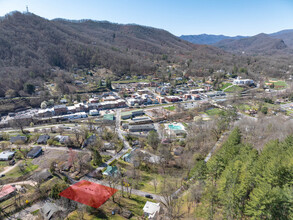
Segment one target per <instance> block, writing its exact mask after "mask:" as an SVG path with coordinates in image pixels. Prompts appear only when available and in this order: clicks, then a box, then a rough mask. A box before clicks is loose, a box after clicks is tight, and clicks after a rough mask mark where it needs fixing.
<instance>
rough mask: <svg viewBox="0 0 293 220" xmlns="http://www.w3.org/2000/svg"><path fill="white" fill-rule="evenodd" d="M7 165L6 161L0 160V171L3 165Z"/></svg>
mask: <svg viewBox="0 0 293 220" xmlns="http://www.w3.org/2000/svg"><path fill="white" fill-rule="evenodd" d="M7 166H9V164H8V162H7V161H0V172H2V171H3V170H4V167H7Z"/></svg>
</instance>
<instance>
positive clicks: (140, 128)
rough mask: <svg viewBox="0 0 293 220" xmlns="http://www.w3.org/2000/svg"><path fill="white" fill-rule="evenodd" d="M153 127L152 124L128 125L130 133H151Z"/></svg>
mask: <svg viewBox="0 0 293 220" xmlns="http://www.w3.org/2000/svg"><path fill="white" fill-rule="evenodd" d="M153 130H155V127H154V125H153V124H143V125H129V131H130V132H144V131H153Z"/></svg>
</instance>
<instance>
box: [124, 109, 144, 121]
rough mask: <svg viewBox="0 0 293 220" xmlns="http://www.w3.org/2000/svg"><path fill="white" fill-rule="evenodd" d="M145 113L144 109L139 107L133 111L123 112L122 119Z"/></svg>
mask: <svg viewBox="0 0 293 220" xmlns="http://www.w3.org/2000/svg"><path fill="white" fill-rule="evenodd" d="M140 115H144V111H143V110H142V109H137V110H133V111H127V112H121V119H122V120H125V119H130V118H134V117H136V116H140Z"/></svg>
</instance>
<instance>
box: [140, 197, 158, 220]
mask: <svg viewBox="0 0 293 220" xmlns="http://www.w3.org/2000/svg"><path fill="white" fill-rule="evenodd" d="M160 208H161V207H160V203H154V202H150V201H147V202H146V203H145V205H144V207H143V214H144V216H145V217H147V218H148V219H149V220H156V219H157V218H158V216H159V214H160Z"/></svg>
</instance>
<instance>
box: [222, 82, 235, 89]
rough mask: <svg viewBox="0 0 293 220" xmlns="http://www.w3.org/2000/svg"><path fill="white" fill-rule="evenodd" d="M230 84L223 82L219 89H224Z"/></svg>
mask: <svg viewBox="0 0 293 220" xmlns="http://www.w3.org/2000/svg"><path fill="white" fill-rule="evenodd" d="M231 85H232V83H223V84H222V86H221V88H220V89H221V90H224V89H226V88H227V87H228V86H231Z"/></svg>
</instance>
